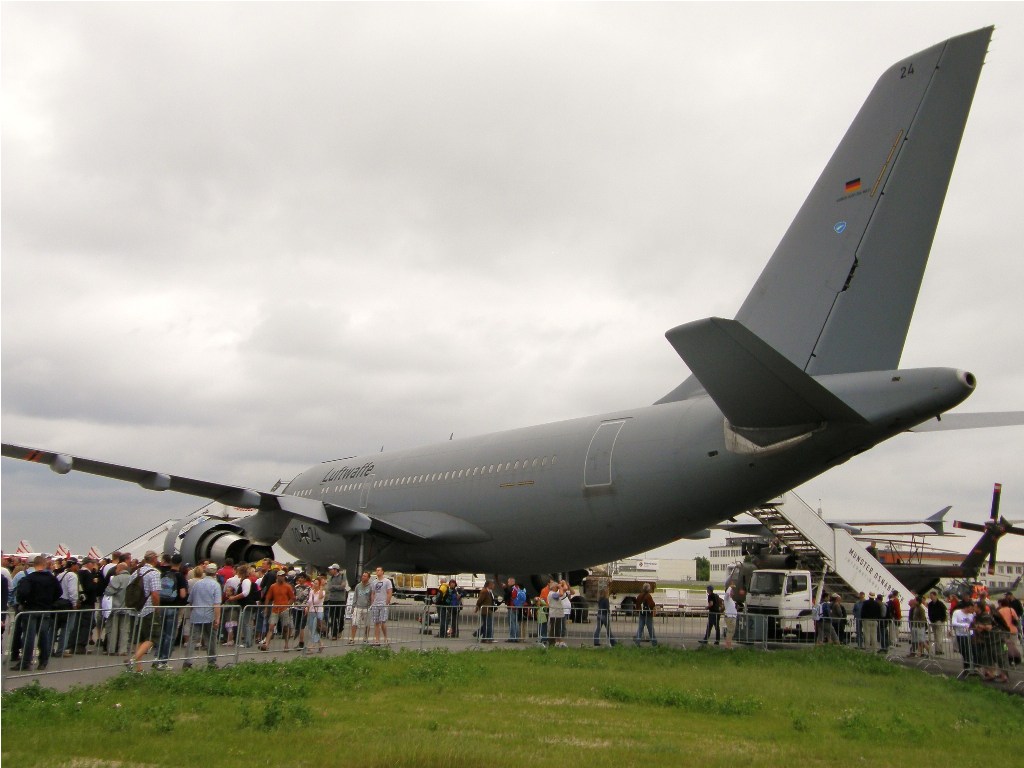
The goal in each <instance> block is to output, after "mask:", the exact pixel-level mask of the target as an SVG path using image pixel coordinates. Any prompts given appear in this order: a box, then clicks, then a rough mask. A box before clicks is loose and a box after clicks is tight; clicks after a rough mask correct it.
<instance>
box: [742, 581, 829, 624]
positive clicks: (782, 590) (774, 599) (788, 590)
mask: <svg viewBox="0 0 1024 768" xmlns="http://www.w3.org/2000/svg"><path fill="white" fill-rule="evenodd" d="M746 608H747V612H748V613H752V614H760V615H763V616H768V617H770V618H769V620H768V628H767V629H768V633H769V636H775V637H777V636H780V635H787V634H796V635H807V634H813V633H814V621H813V619H812V611H813V609H814V587H813V584H812V582H811V573H810V571H794V570H782V569H764V570H756V571H754V572H753V574H751V576H750V585H749V587H748V588H747V597H746Z"/></svg>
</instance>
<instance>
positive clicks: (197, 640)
mask: <svg viewBox="0 0 1024 768" xmlns="http://www.w3.org/2000/svg"><path fill="white" fill-rule="evenodd" d="M0 575H2V584H3V606H4V608H5V610H4V611H3V620H4V632H5V633H6V631H7V629H8V627H7V624H8V615H9V613H12V612H13V614H14V616H15V620H14V625H13V630H12V637H11V642H10V649H11V650H10V664H11V666H12V667H14V668H16V669H21V670H27V669H29V668H30V666H31V664H32V661H33V655H35V662H36V665H37V666H36V668H37V669H39V670H45V669H46V667H47V664H48V662H49V660H50V657H51V656H53V655H57V656H62V657H63V656H74V655H76V654H88V653H97V654H108V655H112V656H121V657H124V662H125V668H126V669H127V670H128V671H131V672H138V671H141V668H142V661H143V659H144V657H145V656H146V655H147V654H149V653H151V652H152V653H153V654H154V656H155V661H154V662H153V665H152V668H153V669H154V670H156V671H163V670H167V669H169V668H170V665H169V661H170V659H171V657H172V654H173V653H174V649H175V648H176V647H183V648H184V649H185V651H184V654H183V659H184V662H183V666H184V667H186V668H187V667H190V666H192V664H193V663H194V661H195V660H196V659H197V658H200V657H201V656H203V655H205V657H206V663H207V664H208V665H209V666H215V665H216V658H217V650H216V649H217V646H219V645H224V646H234V645H238V646H240V647H242V648H254V649H259V650H260V651H270V650H271V649H272V648H275V647H276V644H277V643H278V642H279V641H280V643H281V648H282V650H289V649H290V648H291V643H292V642H293V641H294V642H295V643H296V647H297V648H298V649H300V650H302V651H303V652H304V653H314V652H322V651H323V649H324V642H325V639H329V640H330V641H332V642H347V643H348V644H350V645H352V644H355V643H356V642H359V641H360V640H361V642H362V643H370V642H372V643H374V644H380V643H381V642H382V641H383V642H384V643H387V642H388V619H389V607H390V605H391V603H392V600H393V599H394V596H395V588H394V584H393V583H392V581H391V579H390V578H388V577H387V576H386V575H385V573H384V571H383V569H382V568H377V569H376V572H375V574H373V575H371V574H370V573H369V572H368V571H366V572H363V573H362V574H360V578H359V580H358V581H357V582H356V583H355V585H354V586H353V585H350V584H349V582H348V578H347V576H346V574H345V572H344V571H343V570H342V569H341V568H340V566H339V565H338V564H337V563H333V564H332V565H330V566H329V567H328V568H327V571H326V573H323V574H320V573H317V572H309V573H307V572H305V571H303V570H300V569H299V568H296V567H293V566H288V565H282V564H279V563H275V562H272V561H270V560H264V561H260V562H257V563H240V564H237V565H236V564H235V563H233V562H232V560H231V559H230V558H226V559H225V561H224V563H223V564H220V565H218V564H217V563H213V562H209V561H204V562H201V563H198V564H196V565H194V566H190V565H188V564H186V563H183V562H182V558H181V557H180V556H179V555H166V554H165V555H159V554H157V553H156V552H153V551H150V552H146V553H145V555H144V556H143V557H142V559H141V560H136V559H134V558H132V556H131V555H130V554H128V553H120V552H115V553H113V554H112V555H111V557H110V558H103V559H93V558H88V557H86V558H83V559H82V560H81V561H79V560H78V559H77V558H74V557H71V558H67V559H65V560H62V559H60V558H47V557H44V556H37V557H36V558H35V559H34V560H33V562H31V563H27V564H23V563H18V562H16V561H14V560H13V559H12V560H8V559H7V558H5V560H4V563H3V568H2V574H0ZM133 588H134V590H135V596H134V598H133V595H132V591H133ZM465 597H466V596H465V594H464V592H463V590H462V589H461V588H460V587H459V585H458V584H457V582H456V580H455V579H450V580H449V581H447V582H446V583H443V584H442V585H441V587H440V589H439V590H438V593H437V595H436V596H435V597H434V600H433V602H434V604H435V605H436V610H437V617H438V635H439V636H440V637H443V638H457V637H458V636H459V631H460V626H461V624H462V620H461V614H462V611H463V610H464V609H465V608H466V607H467V606H466V605H465ZM572 598H573V590H572V588H571V587H570V586H569V584H568V583H567V582H566V581H565V580H557V579H551V580H549V582H548V583H547V585H545V586H544V587H543V589H541V591H540V593H539V594H538V595H536V596H534V597H532V598H531V597H530V596H529V595H528V594H527V591H526V589H525V588H524V587H523V586H521V585H519V584H517V583H516V580H515V579H514V578H509V579H507V581H506V582H505V583H504V584H502V585H500V587H499V586H498V585H497V584H496V582H495V581H494V580H488V581H487V582H486V583H485V584H484V586H483V588H482V589H480V590H479V592H478V594H477V598H476V605H475V608H474V614H476V615H477V617H478V625H477V628H476V630H475V631H474V633H473V636H474V637H475V638H477V639H478V640H479V641H480V642H482V643H494V642H496V641H497V638H496V637H495V630H494V617H495V613H496V612H497V611H498V609H499V608H500V607H502V606H504V608H505V610H506V611H507V627H508V634H507V637H506V638H504V640H505V642H509V643H520V642H525V641H526V635H527V631H526V627H527V622H530V624H531V626H532V625H533V622H535V623H536V634H537V642H539V643H542V644H545V645H548V646H554V647H565V646H566V622H567V620H568V618H569V617H570V616H571V615H572V611H573V610H574V608H573V604H572ZM899 598H900V596H899V595H898V594H897V593H895V592H892V593H890V594H889V595H888V596H885V595H882V594H877V595H876V594H874V593H870V594H867V595H865V594H863V593H861V594H860V595H859V596H858V599H857V600H856V601H855V603H854V604H853V606H852V611H851V613H850V615H849V617H848V614H847V610H846V608H845V606H844V605H843V602H842V600H841V598H840V596H839V595H823V596H822V598H821V601H820V603H819V604H818V605H817V606H815V608H814V612H813V620H814V624H815V636H816V641H817V642H818V643H847V642H848V643H851V644H854V643H855V644H856V646H857V647H858V648H862V649H864V650H866V651H878V652H880V653H886V652H889V651H890V649H891V648H893V647H895V646H897V645H898V644H899V641H900V628H901V626H902V621H903V615H902V604H901V601H900V599H899ZM133 599H134V600H135V601H136V602H137V604H136V605H133V604H132V601H133ZM635 606H636V608H635V619H636V629H635V633H634V635H633V638H632V640H633V642H634V643H635V644H636V645H640V644H641V643H642V642H649V643H650V644H651V645H652V646H656V645H657V644H658V640H657V638H656V636H655V624H654V617H655V615H656V613H657V606H656V603H655V600H654V597H653V594H652V588H651V585H650V584H644V585H643V587H642V589H641V591H640V593H639V594H638V595H637V596H636V600H635ZM707 606H708V612H707V626H706V629H705V632H704V638H703V640H702V641H701V642H702V643H708V642H711V634H712V632H713V633H714V643H715V644H716V645H718V644H719V642H720V641H721V640H722V638H723V636H724V643H725V646H726V648H731V647H732V643H733V638H734V637H735V632H736V622H737V617H738V615H739V612H740V611H741V610H742V602H741V600H740V599H738V597H737V596H736V595H734V587H732V586H729V587H727V588H726V590H725V592H724V594H723V595H722V596H719V595H717V594H716V593H715V591H714V588H713V587H712V586H711V585H708V587H707ZM909 607H910V615H909V616H908V617H907V619H908V623H909V629H910V632H909V652H908V655H909V656H911V657H914V656H931V655H935V656H941V655H943V654H944V648H946V647H947V646H948V645H950V643H947V642H946V639H947V638H950V639H953V640H955V645H956V648H957V651H958V652H959V654H960V656H961V657H962V659H963V664H964V668H965V669H979V670H980V673H981V674H982V676H983V677H985V678H986V679H992V680H1005V679H1006V676H1007V668H1008V667H1012V666H1014V665H1017V664H1020V662H1021V639H1022V638H1021V616H1022V609H1021V603H1020V600H1018V599H1017V598H1016V597H1014V596H1013V594H1012V593H1009V592H1007V593H1006V594H1005V595H1004V596H1003V597H1002V598H1000V599H999V600H998V601H997V602H995V603H992V602H989V601H988V600H986V599H980V600H976V601H964V602H961V603H957V602H956V598H953V601H952V604H951V605H950V606H948V607H947V605H946V603H945V602H944V600H943V599H942V597H941V596H940V595H939V594H938V592H937V591H932V592H931V593H930V594H929V595H928V598H927V599H925V597H924V596H923V595H922V596H917V597H915V598H913V599H911V600H910V601H909ZM430 615H431V614H430V613H429V612H428V613H427V614H426V615H425V619H424V620H427V619H428V618H429V616H430ZM611 617H612V609H611V603H610V596H609V593H608V590H607V589H605V590H603V591H602V592H601V594H600V595H599V597H598V601H597V610H596V616H595V618H596V622H595V623H596V627H595V629H594V634H593V642H594V645H595V646H599V645H601V644H602V633H603V634H604V636H606V639H607V643H608V645H610V646H614V645H616V644H617V643H618V642H619V641H618V640H617V639H616V638H615V636H614V633H613V629H612V622H611ZM848 618H852V619H853V621H852V624H849V623H848ZM346 621H348V622H349V625H350V628H349V632H348V636H347V639H346V636H345V623H346ZM723 623H724V631H723V628H722V624H723ZM847 627H850V630H849V631H848V629H847ZM371 628H372V629H373V638H372V641H371V639H370V629H371ZM360 635H361V638H360Z"/></svg>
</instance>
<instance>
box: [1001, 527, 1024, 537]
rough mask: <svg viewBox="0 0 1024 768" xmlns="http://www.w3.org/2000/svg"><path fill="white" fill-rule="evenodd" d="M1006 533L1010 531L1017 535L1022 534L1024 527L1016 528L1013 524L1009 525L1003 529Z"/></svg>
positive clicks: (1023, 534) (1023, 533)
mask: <svg viewBox="0 0 1024 768" xmlns="http://www.w3.org/2000/svg"><path fill="white" fill-rule="evenodd" d="M1005 530H1006V532H1007V533H1012V534H1015V535H1017V536H1024V528H1018V527H1017V526H1015V525H1011V526H1009V527H1008V528H1006V529H1005Z"/></svg>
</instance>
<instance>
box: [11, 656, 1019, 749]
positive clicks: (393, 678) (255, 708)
mask: <svg viewBox="0 0 1024 768" xmlns="http://www.w3.org/2000/svg"><path fill="white" fill-rule="evenodd" d="M1022 723H1024V700H1022V699H1021V698H1019V697H1015V696H1009V695H1007V694H1004V693H1000V692H998V691H993V690H989V689H986V688H984V687H983V685H982V684H981V683H980V682H977V681H968V682H961V681H956V680H949V679H944V678H934V677H929V676H928V675H926V674H924V673H922V672H920V671H917V670H910V669H904V668H902V667H900V666H897V665H894V664H891V663H889V662H886V661H885V660H884V659H880V658H877V657H873V656H870V655H865V654H861V653H856V652H850V651H845V650H844V649H841V648H831V647H824V648H820V649H815V650H813V651H805V652H782V653H763V652H753V651H746V650H737V651H734V652H731V653H730V652H726V651H721V650H717V649H714V650H712V649H706V650H703V651H680V650H673V649H644V650H637V649H633V648H623V647H619V648H615V649H601V650H598V649H562V650H547V651H546V650H544V649H541V648H537V649H529V650H517V651H497V652H491V653H479V652H464V653H458V654H453V653H448V652H447V651H433V652H427V653H419V652H415V651H408V652H402V653H397V654H396V653H391V652H389V651H382V650H373V649H367V650H363V651H359V652H354V653H350V654H347V655H345V656H340V657H335V658H330V659H322V658H314V659H308V660H305V659H304V660H296V661H294V662H291V663H288V664H277V663H246V664H241V665H239V666H236V667H233V668H230V669H222V670H216V671H205V670H196V671H190V672H185V673H181V674H167V675H163V674H153V673H149V674H146V675H123V676H121V677H118V678H115V679H112V680H110V681H109V682H107V683H106V684H104V685H101V686H93V687H88V688H79V689H75V690H73V691H71V692H69V693H57V692H54V691H51V690H48V689H45V688H41V687H39V686H35V685H33V686H28V687H26V688H22V689H20V690H18V691H14V692H11V693H5V694H4V695H3V742H2V759H3V762H4V764H6V765H17V766H19V767H20V766H47V767H48V768H58V767H59V766H82V767H84V766H143V765H145V766H180V765H188V766H192V765H202V766H204V768H220V767H221V766H233V765H238V766H244V768H254V767H256V766H264V765H268V766H269V765H273V766H287V768H302V767H304V766H336V765H353V766H361V767H363V768H372V767H373V766H381V767H384V766H387V767H388V768H391V767H392V766H406V765H408V766H439V767H440V766H444V768H453V766H454V768H468V767H470V766H547V765H552V766H559V768H566V766H569V767H570V768H574V767H575V766H579V767H580V768H582V766H584V765H585V766H587V768H590V767H591V766H617V767H619V768H621V767H622V766H633V765H643V766H659V765H671V766H680V765H699V766H701V767H702V768H705V767H708V766H729V767H730V768H736V766H743V768H747V767H748V766H749V767H754V766H779V765H792V764H798V765H800V766H801V768H806V767H807V766H815V765H850V764H864V765H870V766H885V765H893V766H897V765H898V766H901V768H902V767H905V766H908V765H918V764H922V763H924V762H928V763H930V764H942V765H953V764H967V763H969V762H972V761H974V760H977V759H978V754H979V750H983V749H985V748H986V747H985V745H986V744H989V745H992V742H991V741H990V740H991V739H992V738H993V737H997V736H1004V737H1012V738H1018V737H1019V734H1020V730H1021V725H1022Z"/></svg>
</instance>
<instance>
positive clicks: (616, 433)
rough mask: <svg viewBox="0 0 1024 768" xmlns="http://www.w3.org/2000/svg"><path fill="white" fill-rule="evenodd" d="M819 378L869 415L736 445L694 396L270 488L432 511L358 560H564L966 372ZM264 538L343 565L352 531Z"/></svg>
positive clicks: (846, 447)
mask: <svg viewBox="0 0 1024 768" xmlns="http://www.w3.org/2000/svg"><path fill="white" fill-rule="evenodd" d="M819 381H821V382H822V383H825V384H826V385H827V386H828V387H830V389H831V391H833V392H835V393H836V394H837V395H839V396H840V397H843V398H845V399H847V400H848V401H849V402H850V403H851V405H854V406H855V407H856V408H857V409H858V410H859V411H860V412H862V413H864V414H865V415H866V416H868V417H869V419H870V423H869V424H866V425H838V424H822V425H817V426H816V427H814V428H813V429H809V430H808V432H807V434H806V435H804V436H802V438H801V439H799V440H797V441H793V444H785V445H782V446H781V447H779V446H777V447H774V448H773V447H770V446H769V447H767V448H758V449H756V450H753V451H751V450H748V451H740V450H737V448H736V446H735V444H734V443H733V442H731V441H730V440H729V437H728V432H729V429H728V426H727V425H726V423H725V422H724V420H723V418H722V414H721V412H720V411H719V409H718V408H717V407H716V405H715V404H714V402H712V400H711V399H710V398H708V397H696V398H692V399H689V400H684V401H679V402H674V403H665V404H661V405H653V406H647V407H643V408H637V409H632V410H624V411H616V412H612V413H606V414H601V415H597V416H591V417H585V418H578V419H572V420H568V421H562V422H556V423H553V424H545V425H541V426H536V427H528V428H524V429H516V430H511V431H507V432H500V433H494V434H488V435H481V436H477V437H470V438H463V439H460V440H452V441H449V442H444V443H439V444H435V445H430V446H425V447H422V448H415V449H409V450H402V451H393V452H388V453H378V454H372V455H366V456H355V457H350V458H346V459H339V460H335V461H330V462H325V463H324V464H319V465H316V466H314V467H311V468H309V469H308V470H306V471H305V472H303V473H301V474H300V475H299V476H297V477H296V478H295V479H294V480H292V482H291V483H290V484H289V485H288V488H287V489H286V493H288V494H290V495H296V496H299V497H306V498H311V499H315V500H317V501H323V502H328V503H330V504H334V505H337V506H339V507H344V508H347V509H352V510H358V511H361V512H364V513H366V514H368V515H370V516H371V517H373V518H377V519H382V520H385V521H387V520H396V521H397V522H398V524H401V522H402V520H403V514H404V513H410V514H412V513H415V514H416V515H417V516H421V515H422V514H423V513H424V512H431V513H433V514H435V515H436V516H437V518H436V528H437V529H438V530H440V538H439V539H435V540H432V541H431V542H430V543H429V545H428V546H424V545H422V544H417V543H407V542H401V541H389V542H388V543H387V544H386V545H385V546H381V547H379V548H378V547H375V546H374V545H373V536H372V534H370V535H368V538H367V541H368V544H367V545H366V547H365V552H364V558H365V562H366V564H367V565H371V566H372V565H377V564H383V565H385V566H386V567H389V568H394V569H399V570H405V571H410V572H413V571H433V572H460V571H462V572H502V573H538V572H544V571H550V570H568V569H573V568H579V567H585V566H588V565H593V564H594V563H600V562H607V561H610V560H613V559H616V558H619V557H623V556H626V555H630V554H635V553H636V552H641V551H644V550H647V549H650V548H652V547H656V546H659V545H662V544H665V543H666V542H669V541H673V540H675V539H678V538H681V537H685V536H688V535H693V534H695V533H697V532H699V531H701V530H702V529H704V528H707V527H709V526H711V525H713V524H715V523H717V522H719V521H721V520H722V519H724V518H726V517H729V516H732V515H735V514H738V513H740V512H742V511H743V510H745V509H749V508H750V507H752V506H754V505H756V504H757V503H759V502H762V501H764V500H766V499H769V498H772V497H773V496H776V495H778V494H779V493H781V492H783V491H785V490H788V489H789V488H792V487H793V486H794V485H797V484H799V483H801V482H804V481H806V480H807V479H809V478H811V477H814V476H815V475H818V474H820V473H821V472H823V471H825V470H826V469H828V468H829V467H832V466H834V465H836V464H838V463H841V462H842V461H845V460H846V459H847V458H849V457H850V456H852V455H854V454H856V453H859V452H861V451H863V450H866V449H868V448H870V447H871V446H873V445H875V444H877V443H878V442H881V441H882V440H885V439H887V438H889V437H891V436H893V435H895V434H897V433H899V432H902V431H905V430H906V429H908V428H910V427H911V426H914V425H915V424H918V423H920V422H921V421H924V420H926V419H929V418H933V417H934V416H936V415H938V414H941V413H942V412H944V411H945V410H948V409H949V408H951V407H953V406H954V405H956V404H957V403H959V402H961V401H962V400H963V399H965V398H966V397H967V396H968V395H969V394H970V391H971V390H972V388H973V380H972V379H970V378H969V377H967V376H965V375H964V374H961V373H960V372H957V371H951V370H947V369H924V370H921V371H901V372H876V373H866V374H864V373H862V374H848V375H840V376H824V377H820V378H819ZM449 521H450V522H451V523H452V530H451V531H450V532H449V533H448V535H447V536H445V533H444V529H445V527H446V523H447V522H449ZM332 522H333V520H332ZM239 523H240V524H241V525H242V527H243V528H247V529H248V527H247V526H246V521H245V520H242V521H239ZM251 532H252V533H257V532H256V531H251ZM271 535H280V541H281V543H282V544H283V545H284V546H285V548H287V549H288V550H289V551H291V552H293V553H295V554H296V555H299V556H301V557H303V558H304V559H306V560H308V561H310V562H313V563H327V562H330V561H332V560H338V559H341V557H342V556H341V553H342V552H345V553H346V554H345V557H346V558H348V559H349V561H350V562H352V563H354V562H355V561H354V559H353V558H354V556H355V553H354V552H353V547H354V546H355V538H354V537H351V536H348V537H346V536H345V535H344V534H342V533H339V532H337V531H334V530H333V529H332V525H330V524H328V525H319V524H317V523H315V522H312V521H309V520H305V519H298V518H293V519H291V520H290V521H288V524H287V527H286V529H285V530H282V531H280V533H279V534H277V532H274V534H271ZM566 542H569V544H568V545H567V544H566Z"/></svg>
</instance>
